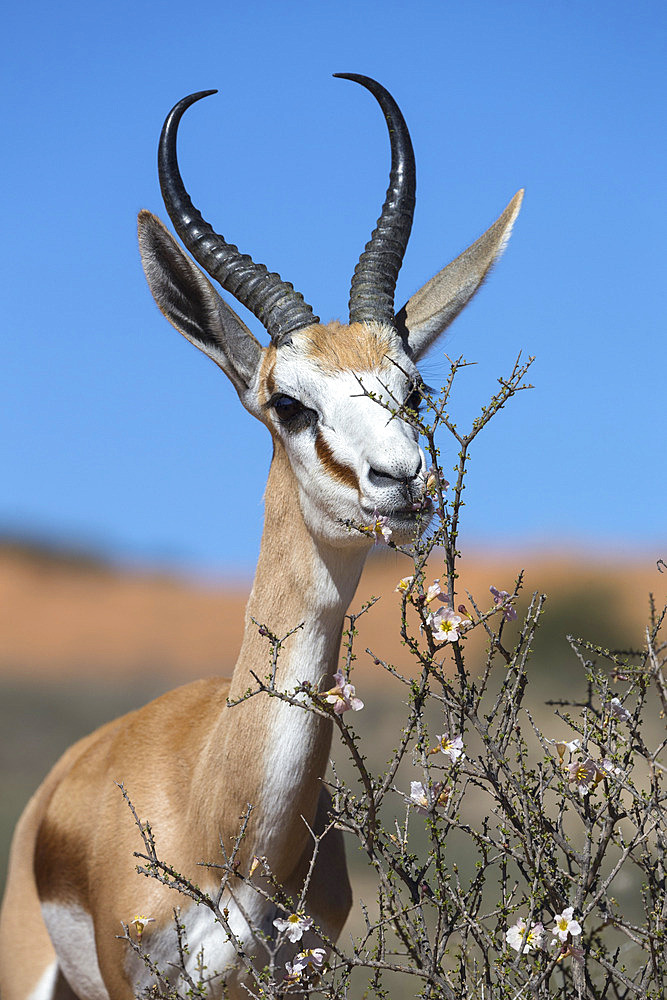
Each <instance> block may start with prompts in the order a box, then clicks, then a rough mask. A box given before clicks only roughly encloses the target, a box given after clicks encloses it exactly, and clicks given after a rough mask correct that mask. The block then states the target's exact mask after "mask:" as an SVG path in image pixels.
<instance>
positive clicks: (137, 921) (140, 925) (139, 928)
mask: <svg viewBox="0 0 667 1000" xmlns="http://www.w3.org/2000/svg"><path fill="white" fill-rule="evenodd" d="M130 923H131V924H134V929H135V931H136V932H137V941H138V942H141V938H142V937H143V933H144V929H145V927H146V924H154V923H155V917H144V915H143V914H141V913H137V915H136V916H135V917H134V918H133V919H132V920H130Z"/></svg>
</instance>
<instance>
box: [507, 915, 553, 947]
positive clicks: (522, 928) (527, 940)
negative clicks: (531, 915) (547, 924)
mask: <svg viewBox="0 0 667 1000" xmlns="http://www.w3.org/2000/svg"><path fill="white" fill-rule="evenodd" d="M526 928H527V924H526V921H525V920H523V918H521V917H520V918H519V919H518V920H517V922H516V923H515V924H514V926H513V927H510V928H509V930H508V931H507V932H506V933H505V940H506V941H507V944H508V945H509V946H510V948H514V950H515V951H521V948H522V947H523V950H524V951H532V949H533V948H541V947H542V935H543V934H544V926H543V925H542V924H540V923H537V924H533V926H532V927H531V928H530V930H529V931H528V933H526Z"/></svg>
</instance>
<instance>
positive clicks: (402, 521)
mask: <svg viewBox="0 0 667 1000" xmlns="http://www.w3.org/2000/svg"><path fill="white" fill-rule="evenodd" d="M419 385H420V378H419V373H418V372H417V369H416V367H415V365H414V362H413V361H412V359H411V358H410V357H409V356H408V354H407V353H406V352H405V350H404V348H403V345H402V343H401V340H400V338H399V337H398V335H397V334H396V332H395V331H394V330H392V328H391V327H389V326H387V325H383V324H379V323H364V324H356V325H354V326H342V325H340V324H329V325H328V326H319V325H318V326H312V327H309V328H308V329H306V330H300V331H297V332H296V333H295V334H293V335H292V337H291V339H290V341H289V342H288V343H287V344H285V345H283V346H281V347H279V348H278V349H276V350H273V351H271V350H270V351H269V352H268V353H267V356H266V358H265V359H264V361H263V365H262V374H261V385H260V392H259V396H260V399H261V400H262V408H263V410H264V414H263V419H264V420H265V421H266V423H267V424H268V425H269V427H270V429H271V432H272V434H273V435H274V437H275V438H278V439H279V440H280V441H281V442H282V445H283V447H284V448H285V451H286V453H287V455H288V456H289V461H290V465H291V467H292V469H293V471H294V472H295V475H296V479H297V482H298V484H299V492H300V498H301V509H302V511H303V514H304V518H305V520H306V523H307V525H308V527H309V529H310V530H311V532H312V533H313V534H315V535H319V536H324V537H326V538H327V539H328V540H329V541H335V542H338V543H342V544H354V543H357V544H359V543H361V544H364V543H365V544H367V542H366V541H365V539H364V536H362V535H360V534H358V533H357V532H350V530H349V528H347V527H346V526H345V523H346V522H350V521H351V522H352V523H354V524H356V525H367V524H369V523H370V522H371V521H373V520H374V518H373V515H374V513H375V512H376V511H377V513H378V514H380V515H382V516H386V517H387V518H388V522H387V524H388V527H390V528H391V530H392V532H393V535H394V538H395V540H397V541H398V540H401V541H404V540H408V538H409V537H410V536H411V535H412V534H413V532H414V523H415V518H416V514H417V512H418V511H422V514H423V512H424V511H423V507H422V499H423V498H424V496H425V494H424V488H425V482H426V474H425V472H426V466H425V460H424V454H423V452H422V450H421V448H420V447H419V445H418V442H417V434H416V432H415V430H414V429H413V427H411V426H410V424H409V423H407V422H406V421H404V420H403V419H401V417H400V411H401V410H402V409H403V408H404V407H405V405H406V404H407V405H408V406H409V407H410V408H413V409H418V408H419V404H420V401H421V397H420V394H419V389H418V387H419ZM392 411H393V413H392ZM397 411H398V412H397ZM426 520H428V518H427V519H426Z"/></svg>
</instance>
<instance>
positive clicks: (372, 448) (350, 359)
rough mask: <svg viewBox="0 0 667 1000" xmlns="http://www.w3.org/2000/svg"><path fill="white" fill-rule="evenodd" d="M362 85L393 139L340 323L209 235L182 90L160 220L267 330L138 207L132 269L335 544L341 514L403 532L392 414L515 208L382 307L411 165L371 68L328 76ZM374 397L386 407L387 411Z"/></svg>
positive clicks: (313, 524)
mask: <svg viewBox="0 0 667 1000" xmlns="http://www.w3.org/2000/svg"><path fill="white" fill-rule="evenodd" d="M336 75H337V76H339V77H342V78H344V79H347V80H353V81H355V82H356V83H359V84H361V86H363V87H365V88H366V89H367V90H369V91H370V92H371V93H372V94H373V95H374V97H375V98H376V99H377V101H378V103H379V104H380V107H381V109H382V111H383V113H384V115H385V118H386V121H387V126H388V129H389V138H390V142H391V172H390V180H389V188H388V190H387V195H386V199H385V202H384V205H383V208H382V213H381V215H380V218H379V219H378V222H377V226H376V229H375V230H374V232H373V234H372V235H371V239H370V241H369V242H368V243H367V244H366V248H365V250H364V252H363V253H362V254H361V257H360V258H359V263H358V264H357V266H356V268H355V271H354V276H353V278H352V284H351V289H350V301H349V315H350V319H349V323H348V324H342V323H339V322H331V323H327V324H322V323H320V320H319V317H318V316H316V315H315V314H314V313H313V310H312V308H311V307H310V306H309V305H308V304H307V303H306V302H305V300H304V298H303V296H302V295H301V294H300V293H298V292H296V291H295V290H294V288H293V286H292V285H291V284H290V283H289V282H286V281H283V280H282V279H281V278H280V276H279V275H278V274H275V273H271V272H269V271H268V269H267V268H266V267H265V266H264V265H263V264H256V263H255V262H254V261H253V260H252V258H251V257H249V256H248V255H247V254H242V253H240V252H239V250H238V248H237V247H236V246H234V245H233V244H231V243H228V242H227V241H226V240H225V239H224V238H223V237H222V236H220V235H218V234H217V233H216V232H214V230H213V229H212V227H211V226H210V225H209V223H208V222H206V221H205V220H204V219H203V218H202V216H201V214H200V213H199V211H198V210H197V209H196V208H195V207H194V206H193V204H192V202H191V200H190V197H189V196H188V193H187V191H186V189H185V186H184V184H183V181H182V179H181V175H180V171H179V168H178V163H177V158H176V134H177V129H178V125H179V122H180V120H181V117H182V116H183V114H184V112H185V111H186V109H187V108H189V107H190V105H192V104H194V103H195V102H196V101H199V100H200V99H201V98H202V97H206V96H208V95H209V94H213V93H215V91H212V90H208V91H202V92H200V93H196V94H191V95H190V96H189V97H185V98H184V99H183V100H181V101H179V103H178V104H177V105H176V106H175V107H174V108H173V110H172V111H171V112H170V114H169V115H168V117H167V119H166V121H165V123H164V127H163V129H162V134H161V137H160V143H159V151H158V169H159V177H160V186H161V190H162V196H163V198H164V202H165V206H166V208H167V212H168V213H169V217H170V218H171V221H172V223H173V225H174V227H175V229H176V232H177V233H178V235H179V236H180V238H181V240H182V241H183V244H184V245H185V247H186V249H187V250H188V251H189V253H190V254H192V257H194V259H195V260H196V261H197V263H198V264H200V265H201V267H202V268H203V269H204V271H206V272H207V274H208V275H210V277H211V278H214V279H215V280H216V281H217V282H219V284H220V285H221V286H222V288H223V289H225V291H227V292H229V293H230V294H231V295H233V296H234V298H236V299H237V301H238V302H240V303H241V304H242V305H244V306H246V307H247V308H248V309H249V310H250V311H251V312H252V313H254V315H255V316H256V317H257V319H258V320H259V321H260V322H261V323H262V324H263V326H264V327H265V329H266V330H267V332H268V334H269V336H270V338H271V342H270V344H269V345H268V346H267V347H263V346H262V345H261V344H260V343H259V342H258V341H257V340H256V339H255V337H254V336H253V335H252V333H251V332H250V331H249V329H248V328H247V326H246V325H245V324H244V323H243V321H242V320H241V319H240V318H239V317H238V316H237V315H236V313H235V312H234V311H233V310H232V309H231V307H230V306H229V305H228V304H227V303H226V302H225V301H224V299H222V298H221V296H220V295H219V294H218V292H217V291H216V290H215V289H214V288H213V286H212V284H211V283H210V281H209V280H208V278H207V277H206V276H205V275H204V274H203V273H202V271H201V270H200V269H199V268H198V267H197V266H196V264H195V263H194V262H193V261H192V259H191V258H190V257H189V256H188V255H187V254H186V253H184V252H183V250H182V249H181V247H180V246H179V244H178V243H177V242H176V240H175V239H174V238H173V237H172V236H171V234H170V233H169V232H168V230H167V229H166V228H165V227H164V226H163V225H162V223H161V222H160V221H159V219H157V218H156V217H155V216H154V215H152V214H151V213H150V212H147V211H142V212H141V213H140V215H139V245H140V250H141V256H142V260H143V265H144V270H145V272H146V277H147V279H148V283H149V285H150V288H151V291H152V293H153V297H154V298H155V301H156V302H157V304H158V306H159V307H160V309H161V310H162V312H163V313H164V315H165V316H166V317H167V319H168V320H169V321H170V323H172V324H173V326H175V327H176V329H177V330H179V331H180V333H182V334H183V336H184V337H186V338H187V339H188V340H189V341H190V342H191V343H193V344H194V345H195V347H198V348H199V349H200V350H201V351H203V352H204V353H205V354H207V355H208V356H209V357H210V358H211V359H212V360H213V361H215V363H216V364H217V365H219V367H220V368H222V370H223V371H224V372H225V374H226V375H227V376H228V378H229V379H230V380H231V381H232V383H233V384H234V387H235V388H236V391H237V393H238V395H239V397H240V399H241V402H242V403H243V405H244V406H245V407H246V409H247V410H249V411H250V412H251V413H252V414H254V415H255V416H256V417H257V418H258V419H259V420H261V421H262V422H263V423H265V424H266V425H267V427H268V428H269V430H270V432H271V434H272V436H273V440H274V453H275V452H276V451H280V450H281V449H282V450H283V451H284V454H285V455H286V457H287V459H288V462H289V466H290V467H291V470H292V473H293V475H294V478H295V480H296V487H297V489H298V494H299V500H300V505H301V510H302V513H303V516H304V519H305V522H306V525H307V526H308V529H309V530H310V532H311V533H312V534H313V535H315V536H316V537H320V538H322V539H323V540H325V539H326V540H328V541H329V542H333V543H335V544H337V545H349V544H355V543H356V544H366V542H365V538H364V536H363V535H359V534H358V533H356V532H350V530H349V528H347V527H346V522H353V523H355V524H368V523H369V521H370V520H371V519H372V515H373V513H374V512H375V511H377V512H378V513H379V514H381V515H383V516H386V517H387V518H388V525H389V527H390V528H391V529H392V532H393V533H394V537H395V539H396V540H399V541H405V540H407V538H408V537H410V536H411V535H412V533H413V531H414V525H415V518H416V513H415V511H416V509H417V508H418V507H419V506H420V502H421V501H422V500H423V498H424V495H425V494H424V490H425V478H426V477H425V471H426V470H425V459H424V454H423V452H422V450H421V449H420V447H419V444H418V441H417V434H416V432H415V431H414V429H413V428H412V427H411V426H410V425H409V423H407V422H405V421H404V420H403V419H402V418H401V415H400V414H401V410H402V408H404V407H408V408H417V407H418V405H419V401H420V394H419V387H420V384H421V382H420V376H419V373H418V371H417V368H416V362H418V361H419V359H420V358H421V357H422V355H423V354H424V353H425V352H426V351H427V350H428V348H429V347H430V346H431V345H432V344H433V343H434V341H435V340H436V338H437V337H439V336H440V335H441V334H442V333H443V331H444V330H446V329H447V327H448V326H449V324H450V323H451V322H452V320H453V319H454V318H455V317H456V316H457V315H458V313H459V312H460V311H461V310H462V309H463V307H464V306H465V305H466V304H467V303H468V302H469V301H470V299H471V298H472V296H473V295H474V294H475V292H476V291H477V289H478V288H479V287H480V285H481V284H482V282H483V281H484V278H485V277H486V275H487V273H488V272H489V270H490V268H491V266H492V265H493V263H494V261H495V260H496V259H497V257H498V256H499V254H500V253H501V252H502V250H503V248H504V246H505V244H506V242H507V240H508V238H509V235H510V232H511V229H512V225H513V223H514V220H515V218H516V216H517V214H518V212H519V208H520V205H521V199H522V195H523V192H522V191H519V192H518V193H517V194H516V195H515V196H514V198H513V199H512V201H511V202H510V203H509V205H508V206H507V208H506V209H505V211H504V212H503V213H502V215H501V216H500V217H499V218H498V219H497V221H496V222H494V224H493V225H492V226H491V227H490V229H488V230H487V231H486V232H485V233H484V235H483V236H481V237H480V238H479V239H478V240H477V241H476V242H475V243H473V244H472V246H470V247H469V248H468V249H467V250H465V251H464V252H463V253H462V254H460V256H458V257H457V258H456V259H455V260H454V261H452V263H451V264H449V265H448V266H447V267H445V268H444V269H443V270H442V271H440V272H439V273H438V274H436V275H435V277H434V278H431V280H430V281H429V282H427V284H425V285H424V286H423V288H421V289H420V290H419V291H418V292H416V293H415V295H413V296H412V298H411V299H409V300H408V302H406V304H405V305H404V306H403V307H402V308H401V309H399V310H398V312H395V311H394V290H395V287H396V280H397V277H398V272H399V270H400V267H401V264H402V261H403V256H404V254H405V250H406V247H407V243H408V238H409V236H410V230H411V227H412V218H413V213H414V206H415V186H416V184H415V162H414V153H413V150H412V143H411V141H410V135H409V133H408V129H407V126H406V124H405V120H404V118H403V115H402V114H401V112H400V110H399V108H398V106H397V104H396V102H395V101H394V99H393V98H392V97H391V95H390V94H389V93H388V92H387V91H386V90H385V89H384V87H382V86H381V85H380V84H379V83H376V82H375V81H374V80H371V79H370V78H369V77H366V76H360V75H358V74H354V73H339V74H336ZM382 402H384V403H385V404H386V405H388V406H390V407H391V408H393V409H394V410H397V411H398V415H396V416H394V417H393V418H392V417H391V415H390V413H389V412H388V410H387V409H386V408H385V406H384V405H382Z"/></svg>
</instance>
